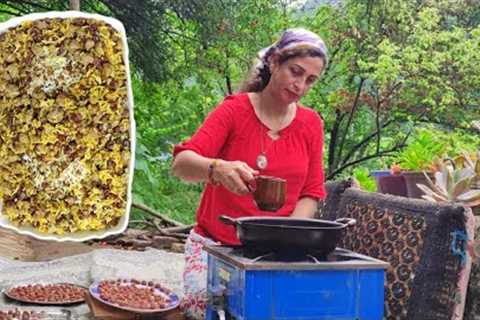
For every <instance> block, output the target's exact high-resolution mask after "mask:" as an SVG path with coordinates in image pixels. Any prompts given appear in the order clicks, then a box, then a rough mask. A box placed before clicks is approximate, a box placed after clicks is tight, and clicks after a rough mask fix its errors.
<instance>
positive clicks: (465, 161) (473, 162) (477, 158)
mask: <svg viewBox="0 0 480 320" xmlns="http://www.w3.org/2000/svg"><path fill="white" fill-rule="evenodd" d="M453 161H454V163H455V166H456V167H457V168H470V169H472V170H473V171H474V172H475V174H476V175H477V177H476V178H475V179H473V181H472V188H474V189H480V151H478V152H477V153H476V154H475V153H472V154H468V153H466V152H464V153H462V154H461V155H460V156H458V157H456V158H455V159H454V160H453Z"/></svg>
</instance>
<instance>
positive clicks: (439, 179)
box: [417, 162, 480, 207]
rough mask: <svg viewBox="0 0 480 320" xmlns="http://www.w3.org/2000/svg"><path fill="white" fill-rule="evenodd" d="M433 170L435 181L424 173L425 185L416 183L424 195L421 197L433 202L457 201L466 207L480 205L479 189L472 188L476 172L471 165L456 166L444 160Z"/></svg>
mask: <svg viewBox="0 0 480 320" xmlns="http://www.w3.org/2000/svg"><path fill="white" fill-rule="evenodd" d="M437 165H438V166H439V169H440V170H438V171H436V172H435V174H434V176H435V183H434V182H432V180H431V179H430V177H428V175H427V174H425V177H426V179H427V183H428V186H427V185H424V184H417V186H418V187H419V188H420V190H422V191H423V192H424V193H425V195H423V196H422V197H423V198H424V199H426V200H430V201H434V202H458V203H461V204H463V205H465V206H468V207H475V206H479V205H480V190H476V189H472V182H473V181H475V180H476V179H478V174H477V173H476V171H475V170H474V168H472V167H471V166H467V167H465V168H456V167H455V166H454V165H452V164H450V163H447V162H444V163H438V164H437Z"/></svg>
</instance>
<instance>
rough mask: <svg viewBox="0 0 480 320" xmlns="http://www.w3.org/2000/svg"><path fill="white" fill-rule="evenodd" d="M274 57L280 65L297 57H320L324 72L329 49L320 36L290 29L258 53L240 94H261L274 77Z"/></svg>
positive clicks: (302, 30) (306, 31)
mask: <svg viewBox="0 0 480 320" xmlns="http://www.w3.org/2000/svg"><path fill="white" fill-rule="evenodd" d="M273 55H276V56H277V58H278V63H279V64H282V63H284V62H285V61H287V60H288V59H291V58H296V57H319V58H321V59H322V60H323V64H324V67H323V70H325V68H326V67H327V65H328V55H327V47H326V46H325V43H324V42H323V40H322V39H321V38H320V37H319V36H318V35H316V34H315V33H313V32H311V31H308V30H305V29H288V30H286V31H285V32H284V33H283V34H282V36H281V37H280V39H279V40H278V41H277V42H275V43H274V44H272V45H271V46H270V47H267V48H264V49H262V50H260V51H259V52H258V55H257V58H256V61H255V63H254V65H253V67H252V69H251V70H250V72H249V75H248V76H247V78H246V80H245V81H244V82H243V83H242V84H241V85H240V90H239V91H240V92H259V91H262V90H263V89H264V88H265V87H266V86H267V84H268V82H269V81H270V77H271V75H272V74H271V72H270V67H269V63H270V61H269V60H270V58H271V57H272V56H273Z"/></svg>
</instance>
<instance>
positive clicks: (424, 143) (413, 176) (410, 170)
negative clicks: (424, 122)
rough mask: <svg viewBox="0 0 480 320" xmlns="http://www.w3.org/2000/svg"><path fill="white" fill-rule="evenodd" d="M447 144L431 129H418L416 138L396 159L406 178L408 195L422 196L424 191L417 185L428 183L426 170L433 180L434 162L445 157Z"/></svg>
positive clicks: (412, 196) (410, 196) (413, 196)
mask: <svg viewBox="0 0 480 320" xmlns="http://www.w3.org/2000/svg"><path fill="white" fill-rule="evenodd" d="M445 151H446V146H445V145H444V144H442V143H441V141H440V140H439V138H438V136H436V135H435V134H434V133H433V132H432V131H431V130H427V129H422V130H419V131H418V134H417V135H416V137H415V139H414V140H413V141H412V142H411V143H409V144H408V145H407V146H406V147H405V148H404V149H403V150H402V151H401V152H400V153H398V154H397V156H396V158H395V161H396V164H397V165H398V166H399V167H400V168H401V175H402V176H403V177H404V178H405V184H406V188H407V195H408V197H409V198H421V197H422V195H423V192H422V191H421V190H420V189H419V188H418V187H417V184H418V183H423V184H425V183H426V180H425V175H424V173H423V172H424V171H427V175H428V176H429V178H430V179H431V180H433V179H434V176H433V170H432V169H433V168H432V164H434V163H436V162H438V161H439V159H441V158H443V156H444V154H445Z"/></svg>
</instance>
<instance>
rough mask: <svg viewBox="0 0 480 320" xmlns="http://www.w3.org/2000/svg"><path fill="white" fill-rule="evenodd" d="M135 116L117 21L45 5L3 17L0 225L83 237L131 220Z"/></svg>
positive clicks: (51, 236) (62, 237)
mask: <svg viewBox="0 0 480 320" xmlns="http://www.w3.org/2000/svg"><path fill="white" fill-rule="evenodd" d="M134 155H135V121H134V118H133V96H132V89H131V80H130V71H129V65H128V47H127V40H126V35H125V29H124V27H123V25H122V23H121V22H120V21H118V20H115V19H113V18H108V17H103V16H100V15H95V14H86V13H81V12H74V11H67V12H48V13H40V14H31V15H27V16H23V17H19V18H14V19H11V20H9V21H7V22H5V23H2V24H0V226H1V227H5V228H9V229H13V230H16V231H18V232H19V233H21V234H24V235H29V236H32V237H35V238H37V239H42V240H56V241H85V240H90V239H95V238H97V239H100V238H104V237H106V236H109V235H113V234H117V233H121V232H123V231H124V230H125V228H126V227H127V224H128V218H129V212H130V205H131V188H132V180H133V168H134V159H135V156H134Z"/></svg>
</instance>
